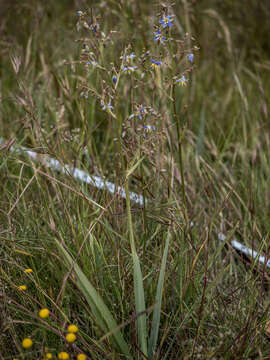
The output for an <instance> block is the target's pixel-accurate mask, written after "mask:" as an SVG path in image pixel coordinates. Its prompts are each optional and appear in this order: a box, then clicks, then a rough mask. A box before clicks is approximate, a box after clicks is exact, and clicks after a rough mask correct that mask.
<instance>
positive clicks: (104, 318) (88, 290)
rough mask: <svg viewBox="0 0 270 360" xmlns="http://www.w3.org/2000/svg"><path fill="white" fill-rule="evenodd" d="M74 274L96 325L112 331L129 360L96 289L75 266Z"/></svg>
mask: <svg viewBox="0 0 270 360" xmlns="http://www.w3.org/2000/svg"><path fill="white" fill-rule="evenodd" d="M55 241H56V245H57V247H58V249H59V251H60V252H61V253H62V255H63V256H64V260H65V262H66V263H67V264H68V266H72V264H73V260H72V258H71V256H70V255H69V254H68V252H67V251H66V250H65V249H64V247H63V246H62V245H61V244H60V243H59V242H58V241H57V240H56V239H55ZM74 272H75V274H76V276H77V281H78V288H79V290H81V292H82V293H83V294H84V296H85V298H86V300H87V302H88V304H89V305H90V307H91V310H92V312H93V315H94V318H95V320H96V323H97V324H98V326H99V327H100V328H101V329H102V330H103V331H104V332H105V333H107V332H109V331H112V337H113V339H114V341H115V343H116V345H117V346H118V348H119V350H120V351H121V352H122V353H123V354H124V355H125V356H127V358H128V359H131V355H130V352H129V348H128V345H127V343H126V342H125V340H124V338H123V336H122V334H121V332H120V331H116V332H114V331H113V330H114V329H116V328H117V327H118V325H117V323H116V321H115V319H114V317H113V316H112V314H111V312H110V310H109V309H108V307H107V305H106V304H105V303H104V301H103V300H102V298H101V297H100V295H99V294H98V293H97V291H96V289H95V288H94V287H93V285H92V284H91V283H90V281H89V280H88V279H87V277H86V276H85V275H84V273H83V272H82V270H81V269H80V267H79V266H78V265H77V264H75V265H74Z"/></svg>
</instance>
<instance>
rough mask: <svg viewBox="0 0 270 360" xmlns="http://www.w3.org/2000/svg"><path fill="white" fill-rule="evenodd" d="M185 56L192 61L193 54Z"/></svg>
mask: <svg viewBox="0 0 270 360" xmlns="http://www.w3.org/2000/svg"><path fill="white" fill-rule="evenodd" d="M187 58H188V60H189V61H190V62H191V63H193V61H194V55H193V54H188V55H187Z"/></svg>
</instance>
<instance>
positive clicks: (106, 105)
mask: <svg viewBox="0 0 270 360" xmlns="http://www.w3.org/2000/svg"><path fill="white" fill-rule="evenodd" d="M101 105H102V106H101V108H102V110H113V106H112V105H111V103H109V104H104V103H101Z"/></svg>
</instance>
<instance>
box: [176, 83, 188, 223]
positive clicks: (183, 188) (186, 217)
mask: <svg viewBox="0 0 270 360" xmlns="http://www.w3.org/2000/svg"><path fill="white" fill-rule="evenodd" d="M173 112H174V119H175V120H176V129H177V138H178V160H179V170H180V176H181V187H182V197H183V202H184V216H185V220H186V221H187V220H188V216H187V200H186V190H185V179H184V166H183V156H182V138H181V129H180V121H179V119H178V116H177V111H176V94H175V84H173Z"/></svg>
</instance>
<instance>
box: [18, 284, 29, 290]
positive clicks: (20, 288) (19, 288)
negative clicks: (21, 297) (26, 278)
mask: <svg viewBox="0 0 270 360" xmlns="http://www.w3.org/2000/svg"><path fill="white" fill-rule="evenodd" d="M26 289H27V286H26V285H20V286H18V290H19V291H25V290H26Z"/></svg>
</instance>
